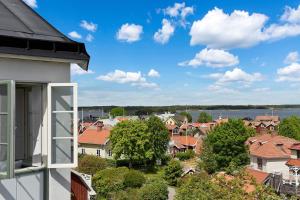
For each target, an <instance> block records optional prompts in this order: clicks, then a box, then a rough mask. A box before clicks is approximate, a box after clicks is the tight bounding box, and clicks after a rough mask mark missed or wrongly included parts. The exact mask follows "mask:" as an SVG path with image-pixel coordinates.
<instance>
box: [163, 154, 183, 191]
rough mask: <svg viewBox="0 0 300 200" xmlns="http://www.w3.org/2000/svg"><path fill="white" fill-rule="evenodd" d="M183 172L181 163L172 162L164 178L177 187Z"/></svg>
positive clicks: (165, 171)
mask: <svg viewBox="0 0 300 200" xmlns="http://www.w3.org/2000/svg"><path fill="white" fill-rule="evenodd" d="M182 173H183V171H182V166H181V164H180V162H179V161H177V160H171V161H170V162H169V164H168V166H167V167H166V168H165V170H164V178H165V180H166V181H167V182H168V183H169V185H172V186H176V185H177V184H178V182H179V178H180V177H181V175H182Z"/></svg>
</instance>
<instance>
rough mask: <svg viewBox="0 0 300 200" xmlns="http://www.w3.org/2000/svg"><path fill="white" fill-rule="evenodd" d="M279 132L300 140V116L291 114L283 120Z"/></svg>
mask: <svg viewBox="0 0 300 200" xmlns="http://www.w3.org/2000/svg"><path fill="white" fill-rule="evenodd" d="M279 134H280V135H283V136H286V137H289V138H294V139H296V140H300V118H299V117H297V116H290V117H288V118H285V119H284V120H282V122H281V123H280V125H279Z"/></svg>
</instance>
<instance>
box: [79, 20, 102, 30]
mask: <svg viewBox="0 0 300 200" xmlns="http://www.w3.org/2000/svg"><path fill="white" fill-rule="evenodd" d="M80 27H81V28H84V29H86V30H88V31H91V32H96V30H97V28H98V25H97V24H94V23H93V22H87V21H86V20H82V21H81V22H80Z"/></svg>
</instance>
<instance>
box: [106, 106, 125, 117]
mask: <svg viewBox="0 0 300 200" xmlns="http://www.w3.org/2000/svg"><path fill="white" fill-rule="evenodd" d="M110 114H111V116H112V117H117V116H123V115H126V111H125V109H124V108H122V107H116V108H113V109H111V111H110Z"/></svg>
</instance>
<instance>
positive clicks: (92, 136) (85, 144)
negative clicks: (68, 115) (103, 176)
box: [78, 125, 112, 158]
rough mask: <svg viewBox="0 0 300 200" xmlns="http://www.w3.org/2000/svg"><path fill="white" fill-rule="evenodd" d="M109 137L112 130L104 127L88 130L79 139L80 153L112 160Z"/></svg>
mask: <svg viewBox="0 0 300 200" xmlns="http://www.w3.org/2000/svg"><path fill="white" fill-rule="evenodd" d="M109 135H110V129H109V128H103V125H97V127H96V128H94V127H90V128H88V129H87V130H85V131H84V132H83V133H82V134H81V135H79V137H78V144H79V146H78V152H79V153H80V154H88V155H95V156H100V157H101V158H112V150H111V143H110V141H109Z"/></svg>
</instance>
